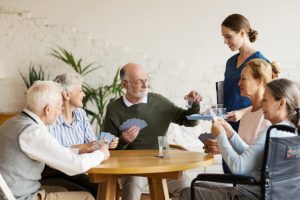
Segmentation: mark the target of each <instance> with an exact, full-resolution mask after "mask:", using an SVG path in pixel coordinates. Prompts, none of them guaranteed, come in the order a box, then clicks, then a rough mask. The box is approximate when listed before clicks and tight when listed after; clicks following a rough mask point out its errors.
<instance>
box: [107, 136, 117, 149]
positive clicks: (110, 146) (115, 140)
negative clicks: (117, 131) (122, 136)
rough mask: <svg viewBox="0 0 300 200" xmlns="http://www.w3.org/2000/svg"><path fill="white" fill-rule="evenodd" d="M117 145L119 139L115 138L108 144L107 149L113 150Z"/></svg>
mask: <svg viewBox="0 0 300 200" xmlns="http://www.w3.org/2000/svg"><path fill="white" fill-rule="evenodd" d="M118 143H119V138H118V137H116V138H115V139H113V141H112V142H111V143H110V144H109V148H110V149H115V148H116V147H117V146H118Z"/></svg>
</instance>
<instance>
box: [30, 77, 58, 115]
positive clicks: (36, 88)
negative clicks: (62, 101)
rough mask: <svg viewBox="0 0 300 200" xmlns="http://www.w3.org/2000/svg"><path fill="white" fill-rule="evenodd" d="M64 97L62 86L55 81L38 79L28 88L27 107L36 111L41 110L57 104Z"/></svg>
mask: <svg viewBox="0 0 300 200" xmlns="http://www.w3.org/2000/svg"><path fill="white" fill-rule="evenodd" d="M59 98H62V87H61V86H60V85H59V84H58V83H55V82H53V81H36V82H34V84H33V85H32V86H31V87H30V88H29V89H28V90H27V105H26V107H27V108H28V109H29V110H30V111H33V112H35V113H37V112H41V111H42V110H43V109H44V107H45V106H47V105H50V106H53V105H55V104H57V102H58V100H59Z"/></svg>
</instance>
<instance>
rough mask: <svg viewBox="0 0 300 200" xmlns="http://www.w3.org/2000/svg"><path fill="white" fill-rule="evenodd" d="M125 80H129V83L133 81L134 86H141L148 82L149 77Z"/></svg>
mask: <svg viewBox="0 0 300 200" xmlns="http://www.w3.org/2000/svg"><path fill="white" fill-rule="evenodd" d="M123 81H125V82H128V83H132V84H133V85H134V86H141V85H144V84H146V83H148V82H149V78H146V79H139V80H136V81H128V80H123Z"/></svg>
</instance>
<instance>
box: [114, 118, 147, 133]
mask: <svg viewBox="0 0 300 200" xmlns="http://www.w3.org/2000/svg"><path fill="white" fill-rule="evenodd" d="M133 126H137V127H139V128H140V130H142V129H143V128H145V127H146V126H147V123H146V122H145V121H144V120H141V119H137V118H131V119H127V120H126V121H125V122H123V124H121V126H120V127H119V129H120V131H126V130H127V129H129V128H130V127H133Z"/></svg>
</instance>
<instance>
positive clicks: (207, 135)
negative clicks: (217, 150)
mask: <svg viewBox="0 0 300 200" xmlns="http://www.w3.org/2000/svg"><path fill="white" fill-rule="evenodd" d="M198 139H199V140H200V141H201V142H202V143H203V144H204V143H205V141H206V140H207V139H214V138H213V136H212V134H211V133H201V134H200V135H199V137H198Z"/></svg>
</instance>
